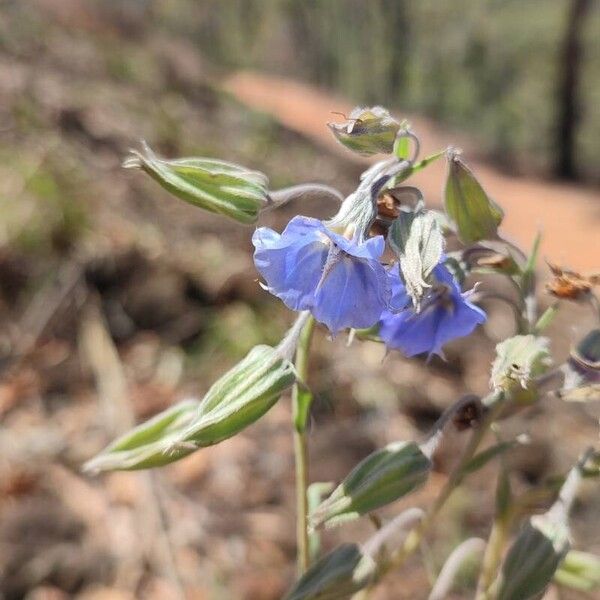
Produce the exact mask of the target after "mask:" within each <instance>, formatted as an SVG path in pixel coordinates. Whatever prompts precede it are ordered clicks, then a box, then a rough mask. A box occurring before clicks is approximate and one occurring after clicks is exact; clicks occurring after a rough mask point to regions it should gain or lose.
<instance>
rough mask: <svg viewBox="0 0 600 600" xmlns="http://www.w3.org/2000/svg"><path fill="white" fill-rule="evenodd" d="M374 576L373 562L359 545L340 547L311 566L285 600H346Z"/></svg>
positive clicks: (374, 565)
mask: <svg viewBox="0 0 600 600" xmlns="http://www.w3.org/2000/svg"><path fill="white" fill-rule="evenodd" d="M375 574H376V564H375V562H374V561H373V559H372V558H371V557H370V556H368V555H366V554H364V553H363V552H362V550H361V548H360V546H358V545H357V544H343V545H341V546H338V547H337V548H336V549H335V550H333V551H332V552H330V553H329V554H327V555H325V556H324V557H323V558H322V559H320V560H319V561H317V562H316V563H315V564H314V565H312V567H310V569H308V571H307V572H306V573H305V574H304V575H303V576H302V577H301V578H300V579H299V580H298V581H297V582H296V584H295V585H294V587H293V588H292V589H291V590H290V591H289V592H288V594H287V595H286V596H285V600H346V599H348V598H351V597H352V596H353V595H354V594H355V593H356V592H358V591H360V590H362V589H363V588H365V587H366V586H367V585H369V583H371V582H372V581H373V579H374V577H375Z"/></svg>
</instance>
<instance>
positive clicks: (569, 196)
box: [223, 71, 600, 271]
mask: <svg viewBox="0 0 600 600" xmlns="http://www.w3.org/2000/svg"><path fill="white" fill-rule="evenodd" d="M223 88H224V89H225V90H226V91H228V92H229V93H231V94H232V95H233V96H235V97H236V98H237V99H238V100H239V101H241V102H242V103H244V104H246V105H247V106H250V107H252V108H253V109H257V110H260V111H263V112H266V113H269V114H270V115H272V116H273V117H275V118H276V119H277V120H278V121H280V122H281V123H282V124H283V125H285V126H286V127H288V128H289V129H291V130H294V131H296V132H299V133H301V134H302V135H304V136H306V137H307V138H309V139H311V140H312V141H313V142H315V143H316V144H318V145H319V146H321V147H323V148H324V149H326V150H327V151H329V152H333V153H336V154H342V155H343V156H344V158H346V159H347V160H351V161H355V162H359V163H363V164H368V163H369V159H363V158H361V157H358V156H356V155H353V154H351V153H350V152H348V151H346V150H345V149H344V148H343V147H342V146H340V145H338V144H337V143H336V142H335V140H334V139H333V136H332V135H331V134H330V133H329V130H328V128H327V127H325V123H326V122H327V121H332V120H336V118H338V117H336V116H335V115H332V111H338V112H342V113H345V114H348V113H349V112H350V110H351V109H352V105H351V104H350V103H349V102H348V101H347V100H344V99H341V98H339V97H336V96H334V95H332V94H330V93H327V92H324V91H321V90H317V89H315V88H314V87H311V86H310V85H307V84H303V83H299V82H297V81H292V80H289V79H285V78H280V77H274V76H271V75H264V74H259V73H255V72H249V71H244V72H238V73H235V74H233V75H232V76H230V77H229V78H228V79H226V80H225V81H224V83H223ZM403 116H404V115H403ZM408 116H409V118H410V121H411V123H412V126H413V128H414V130H415V131H416V132H417V133H418V134H419V138H420V140H421V146H422V156H424V155H427V154H429V153H432V152H435V151H437V150H439V149H441V148H444V147H446V146H448V145H450V144H452V143H453V144H454V145H457V143H456V142H457V140H456V136H452V135H451V134H448V133H445V132H444V131H442V130H441V129H440V128H438V127H437V126H435V125H434V124H433V123H432V122H431V121H428V120H427V119H423V118H420V117H413V116H412V115H408ZM460 145H461V147H463V148H464V149H465V150H466V152H465V154H466V158H467V160H468V162H469V164H470V166H471V167H472V168H473V170H474V171H475V172H476V174H477V175H478V177H479V179H480V181H481V182H482V184H483V186H484V187H485V188H486V190H487V191H488V192H489V193H490V195H491V196H492V197H494V198H495V199H496V200H497V201H498V202H499V203H500V204H501V205H502V206H503V207H504V209H505V212H506V218H505V222H504V228H505V233H506V234H507V235H508V236H509V237H511V238H512V239H514V240H515V241H516V242H518V243H519V244H521V245H523V247H529V245H530V244H531V243H532V241H533V239H534V236H535V234H536V232H537V231H538V230H541V231H542V232H543V234H544V238H543V247H542V256H544V257H546V258H548V259H549V260H552V261H554V262H558V263H561V264H564V265H568V266H570V267H571V268H575V269H581V270H584V271H589V270H600V191H599V190H598V189H592V188H586V187H583V186H577V185H569V184H561V183H553V182H547V181H541V180H536V179H531V178H525V177H514V176H510V175H506V174H504V173H502V172H500V171H499V170H497V169H495V168H494V167H493V166H491V165H489V164H486V163H484V162H481V161H478V160H471V159H469V155H472V154H473V153H469V150H468V142H466V143H465V142H464V141H463V140H460ZM444 177H445V165H444V161H439V162H437V163H435V164H434V165H431V166H430V167H428V168H427V169H426V170H425V172H424V173H421V174H419V175H417V176H415V177H414V178H413V181H414V182H415V184H416V185H418V186H419V187H420V188H421V189H422V190H423V192H424V194H425V197H426V198H428V199H429V200H430V201H431V202H432V203H439V202H440V200H441V189H442V186H443V182H444Z"/></svg>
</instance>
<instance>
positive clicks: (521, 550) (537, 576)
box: [497, 515, 570, 600]
mask: <svg viewBox="0 0 600 600" xmlns="http://www.w3.org/2000/svg"><path fill="white" fill-rule="evenodd" d="M569 545H570V544H569V530H568V527H567V525H566V524H565V523H561V522H555V521H554V520H553V519H550V518H549V517H548V515H541V516H537V517H531V519H530V520H529V522H528V523H527V524H526V525H525V527H524V528H523V530H522V531H521V533H520V534H519V536H518V537H517V539H516V540H515V542H514V543H513V545H512V546H511V548H510V550H509V552H508V555H507V557H506V559H505V561H504V565H503V567H502V575H501V583H500V588H499V590H498V596H497V598H498V600H529V599H533V598H537V597H538V596H539V595H540V594H542V593H543V591H544V590H545V589H546V587H547V586H548V584H549V583H550V582H551V581H552V578H553V577H554V573H555V572H556V570H557V569H558V567H559V565H560V564H561V562H562V561H563V559H564V558H565V556H566V554H567V552H568V551H569Z"/></svg>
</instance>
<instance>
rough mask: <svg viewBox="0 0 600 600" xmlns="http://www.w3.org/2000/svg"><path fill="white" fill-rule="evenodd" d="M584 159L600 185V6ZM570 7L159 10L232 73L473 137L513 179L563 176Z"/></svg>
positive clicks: (309, 5)
mask: <svg viewBox="0 0 600 600" xmlns="http://www.w3.org/2000/svg"><path fill="white" fill-rule="evenodd" d="M586 4H588V11H587V14H586V17H585V18H584V21H583V23H582V27H581V30H580V31H579V33H578V38H579V42H580V45H581V47H582V62H581V77H580V92H581V94H580V95H581V101H580V110H579V112H580V119H579V121H578V122H577V123H576V131H575V143H574V160H575V163H576V165H575V166H576V168H577V172H578V174H579V175H580V176H582V177H583V178H588V179H590V178H591V179H597V178H598V172H597V168H596V165H597V159H596V157H597V156H598V153H599V152H600V113H599V112H598V110H596V107H597V106H598V103H599V102H600V6H599V4H598V3H597V2H595V0H591V2H587V3H586ZM572 6H573V3H572V2H571V1H567V0H529V1H528V2H523V1H520V0H455V1H454V2H447V3H443V2H439V1H436V0H418V1H417V0H370V1H369V2H365V1H363V0H306V1H298V0H229V1H227V2H222V1H221V0H203V1H202V2H192V3H190V4H188V5H187V6H186V9H183V10H182V9H181V3H180V2H160V3H156V4H155V5H154V9H155V11H156V14H157V17H158V18H159V19H160V20H161V21H162V22H163V23H165V24H166V25H167V27H168V28H170V30H171V31H172V32H177V33H178V34H179V35H180V34H181V32H182V31H183V32H186V34H187V35H188V36H189V37H190V38H192V39H193V40H194V42H195V43H196V44H197V45H198V46H199V47H200V48H201V50H202V52H203V54H204V55H206V56H207V57H209V58H210V59H211V60H212V61H214V62H215V63H217V64H220V65H223V66H226V67H230V68H240V67H243V68H255V69H262V70H267V71H271V72H274V73H279V74H283V75H286V76H292V77H298V78H302V79H305V80H308V81H310V82H312V83H315V84H318V85H322V86H326V87H329V88H331V89H333V90H336V91H340V92H342V93H344V94H346V95H347V96H349V97H350V98H351V99H353V100H354V101H356V102H360V103H381V104H386V105H390V106H393V107H395V108H397V109H398V108H400V109H401V110H406V111H414V112H418V113H421V114H425V115H428V116H430V117H432V118H434V119H436V120H439V121H440V122H442V123H445V124H447V125H448V126H450V127H452V128H456V129H460V130H461V131H467V132H470V133H472V134H475V136H476V139H477V141H478V143H479V145H480V147H481V150H482V152H483V153H486V154H488V155H490V156H491V157H492V158H493V159H494V160H495V161H496V162H497V163H499V164H502V165H504V166H506V167H507V168H511V169H521V170H526V171H529V172H539V173H542V174H551V173H552V172H553V170H555V169H556V161H557V144H558V142H557V137H558V134H557V131H558V129H559V126H558V118H559V117H558V115H559V113H560V106H559V85H560V81H561V78H562V73H561V69H563V62H562V49H563V42H564V36H565V34H566V31H567V25H568V19H569V10H570V8H571V7H572Z"/></svg>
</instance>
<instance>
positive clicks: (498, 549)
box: [477, 515, 510, 599]
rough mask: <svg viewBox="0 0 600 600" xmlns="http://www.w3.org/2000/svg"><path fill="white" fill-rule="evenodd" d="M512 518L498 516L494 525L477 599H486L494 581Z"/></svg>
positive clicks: (487, 546)
mask: <svg viewBox="0 0 600 600" xmlns="http://www.w3.org/2000/svg"><path fill="white" fill-rule="evenodd" d="M509 523H510V518H509V517H508V515H497V516H496V518H495V519H494V524H493V525H492V530H491V532H490V537H489V539H488V542H487V545H486V548H485V554H484V556H483V564H482V567H481V577H480V580H479V584H478V585H477V598H478V599H479V598H481V599H483V598H486V597H487V596H486V594H488V590H489V589H490V587H491V585H492V583H493V582H494V579H495V578H496V572H497V570H498V565H499V564H500V560H501V559H502V552H503V550H504V546H505V545H506V540H507V539H508V532H509Z"/></svg>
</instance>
